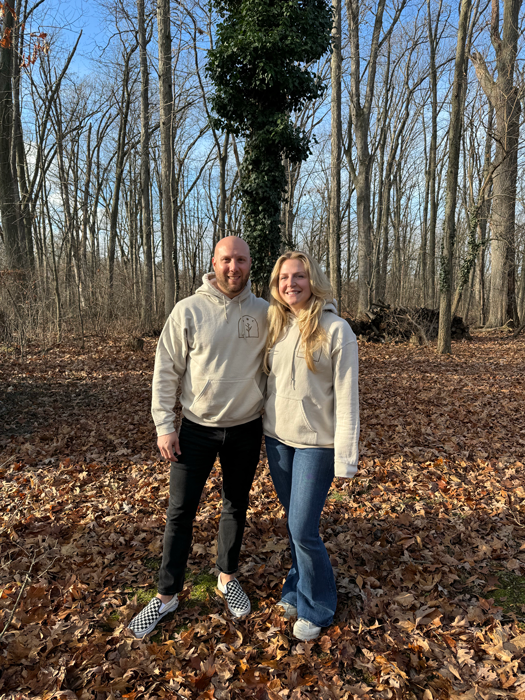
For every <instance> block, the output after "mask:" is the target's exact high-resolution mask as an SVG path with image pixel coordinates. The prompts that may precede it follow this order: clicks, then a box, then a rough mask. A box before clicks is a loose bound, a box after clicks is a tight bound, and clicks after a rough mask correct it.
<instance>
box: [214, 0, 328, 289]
mask: <svg viewBox="0 0 525 700" xmlns="http://www.w3.org/2000/svg"><path fill="white" fill-rule="evenodd" d="M214 7H215V8H216V10H217V12H218V13H219V17H220V18H221V20H222V21H221V22H220V23H219V24H218V26H217V40H216V44H215V47H214V48H213V49H211V50H210V51H209V52H208V66H207V72H208V75H209V76H210V77H211V79H212V81H213V83H214V85H215V90H216V92H215V95H214V96H213V98H212V107H213V109H214V111H215V113H216V114H217V117H216V118H215V127H216V128H220V129H223V130H224V131H226V132H228V133H230V134H233V135H235V136H242V137H245V138H246V143H245V148H244V158H243V162H242V167H241V180H240V190H241V196H242V200H243V217H244V237H245V239H246V241H247V243H248V244H249V246H250V250H251V253H252V258H253V261H254V263H253V267H252V279H253V280H254V282H255V284H256V285H257V286H258V287H259V288H260V289H262V288H263V287H264V286H265V285H266V284H267V282H268V277H269V273H270V271H271V268H272V266H273V264H274V262H275V259H276V258H277V256H278V255H279V249H280V240H281V233H280V226H281V221H280V219H281V217H280V210H281V203H282V201H283V198H284V192H285V188H286V176H285V170H284V164H283V158H287V159H289V161H290V163H297V162H301V161H304V160H306V159H307V157H308V155H309V153H310V147H309V139H308V136H307V135H306V133H305V132H304V131H303V130H301V129H300V128H298V127H295V126H294V124H293V122H292V121H291V119H290V115H291V113H292V112H293V111H295V110H298V109H300V108H301V107H302V106H303V105H304V104H305V102H306V101H308V100H312V99H315V98H317V97H319V95H320V94H321V93H322V92H323V90H324V89H325V86H324V84H323V83H322V82H321V81H320V80H319V79H318V77H317V76H316V75H315V74H313V73H312V72H311V71H310V70H308V68H307V66H308V64H310V63H311V62H313V61H316V60H318V59H319V58H320V57H321V56H322V55H323V54H324V53H325V52H326V51H327V50H328V47H329V45H330V34H331V28H332V12H331V8H330V5H329V4H328V3H327V2H326V1H325V0H303V1H300V0H280V1H279V2H276V1H274V2H267V1H265V0H243V1H242V2H241V1H240V0H214Z"/></svg>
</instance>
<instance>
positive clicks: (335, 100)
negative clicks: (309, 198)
mask: <svg viewBox="0 0 525 700" xmlns="http://www.w3.org/2000/svg"><path fill="white" fill-rule="evenodd" d="M332 8H333V13H334V25H333V27H332V42H333V43H332V65H331V69H332V70H331V72H332V105H331V115H332V135H331V179H330V234H329V239H328V247H329V251H330V283H331V285H332V290H333V293H334V294H335V298H336V300H337V308H338V309H341V150H342V148H341V141H342V128H341V68H342V66H341V63H342V59H341V0H332Z"/></svg>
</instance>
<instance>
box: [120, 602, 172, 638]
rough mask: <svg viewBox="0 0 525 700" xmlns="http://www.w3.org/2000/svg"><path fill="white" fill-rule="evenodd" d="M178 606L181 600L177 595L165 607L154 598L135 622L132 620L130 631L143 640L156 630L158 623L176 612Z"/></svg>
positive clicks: (136, 617)
mask: <svg viewBox="0 0 525 700" xmlns="http://www.w3.org/2000/svg"><path fill="white" fill-rule="evenodd" d="M178 605H179V599H178V598H177V595H174V596H173V598H172V599H171V600H170V601H169V603H166V604H165V605H163V604H162V601H161V599H160V598H152V599H151V600H150V602H149V603H148V604H147V605H146V607H145V608H144V610H141V611H140V612H139V614H138V615H135V617H134V618H133V620H131V622H130V623H129V625H128V629H129V630H131V631H132V632H133V634H134V635H135V637H137V639H142V638H143V637H145V636H146V635H147V634H149V633H150V632H152V631H153V630H154V629H155V627H156V626H157V623H158V622H160V620H162V618H163V617H164V616H165V615H168V614H169V613H170V612H173V611H174V610H176V609H177V607H178Z"/></svg>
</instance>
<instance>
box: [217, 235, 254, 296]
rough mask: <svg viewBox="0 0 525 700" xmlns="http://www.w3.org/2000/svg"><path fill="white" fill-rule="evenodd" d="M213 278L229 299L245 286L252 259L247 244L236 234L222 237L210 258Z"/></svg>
mask: <svg viewBox="0 0 525 700" xmlns="http://www.w3.org/2000/svg"><path fill="white" fill-rule="evenodd" d="M212 264H213V269H214V270H215V279H216V282H217V287H218V288H219V289H220V291H221V292H222V293H223V294H225V295H226V296H227V297H229V298H230V299H233V297H236V296H237V295H238V294H240V293H241V292H242V290H243V289H244V288H245V287H246V283H247V282H248V278H249V276H250V267H251V264H252V259H251V258H250V249H249V248H248V244H247V243H246V242H245V241H243V240H242V239H241V238H237V236H227V237H226V238H222V239H221V240H220V241H219V242H218V243H217V245H216V246H215V252H214V254H213V258H212Z"/></svg>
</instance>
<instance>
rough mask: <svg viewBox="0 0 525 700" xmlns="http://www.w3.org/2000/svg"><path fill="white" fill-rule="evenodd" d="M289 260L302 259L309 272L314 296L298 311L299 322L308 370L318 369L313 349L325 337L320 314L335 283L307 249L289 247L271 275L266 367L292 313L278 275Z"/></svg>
mask: <svg viewBox="0 0 525 700" xmlns="http://www.w3.org/2000/svg"><path fill="white" fill-rule="evenodd" d="M286 260H300V261H301V262H302V263H303V265H304V269H305V271H306V274H307V275H308V279H309V282H310V289H311V291H312V296H311V297H310V300H309V302H308V304H307V305H306V307H305V308H304V309H303V310H302V311H300V312H299V315H298V318H297V322H298V324H299V332H300V334H301V340H302V346H303V350H304V356H305V359H306V365H307V367H308V369H309V370H311V371H312V372H315V371H316V369H315V363H314V358H313V353H314V352H315V350H317V349H318V348H319V347H320V346H321V345H322V344H323V343H324V342H325V340H326V331H325V330H324V328H323V327H322V326H321V324H320V321H321V314H322V313H323V308H324V305H325V304H326V302H331V301H333V298H334V296H333V293H332V287H331V286H330V282H329V281H328V278H327V277H326V275H325V274H324V272H323V271H322V270H321V267H320V265H319V263H318V262H317V261H316V260H314V259H313V258H311V257H310V256H309V255H308V253H303V252H302V251H300V250H294V251H287V252H286V253H284V254H283V255H281V257H280V258H279V260H277V262H276V263H275V265H274V268H273V270H272V274H271V277H270V294H271V297H270V308H269V309H268V337H267V340H266V352H265V355H264V370H265V372H267V373H269V371H270V369H269V367H268V354H269V352H270V350H271V349H272V347H273V346H274V345H275V343H276V342H277V341H278V340H279V337H280V335H281V333H282V332H283V330H284V329H285V328H286V326H287V325H288V320H289V315H290V313H292V311H291V309H290V307H289V306H288V304H286V303H285V302H284V301H283V300H282V299H281V297H280V295H279V275H280V273H281V267H282V266H283V263H284V262H285V261H286Z"/></svg>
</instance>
